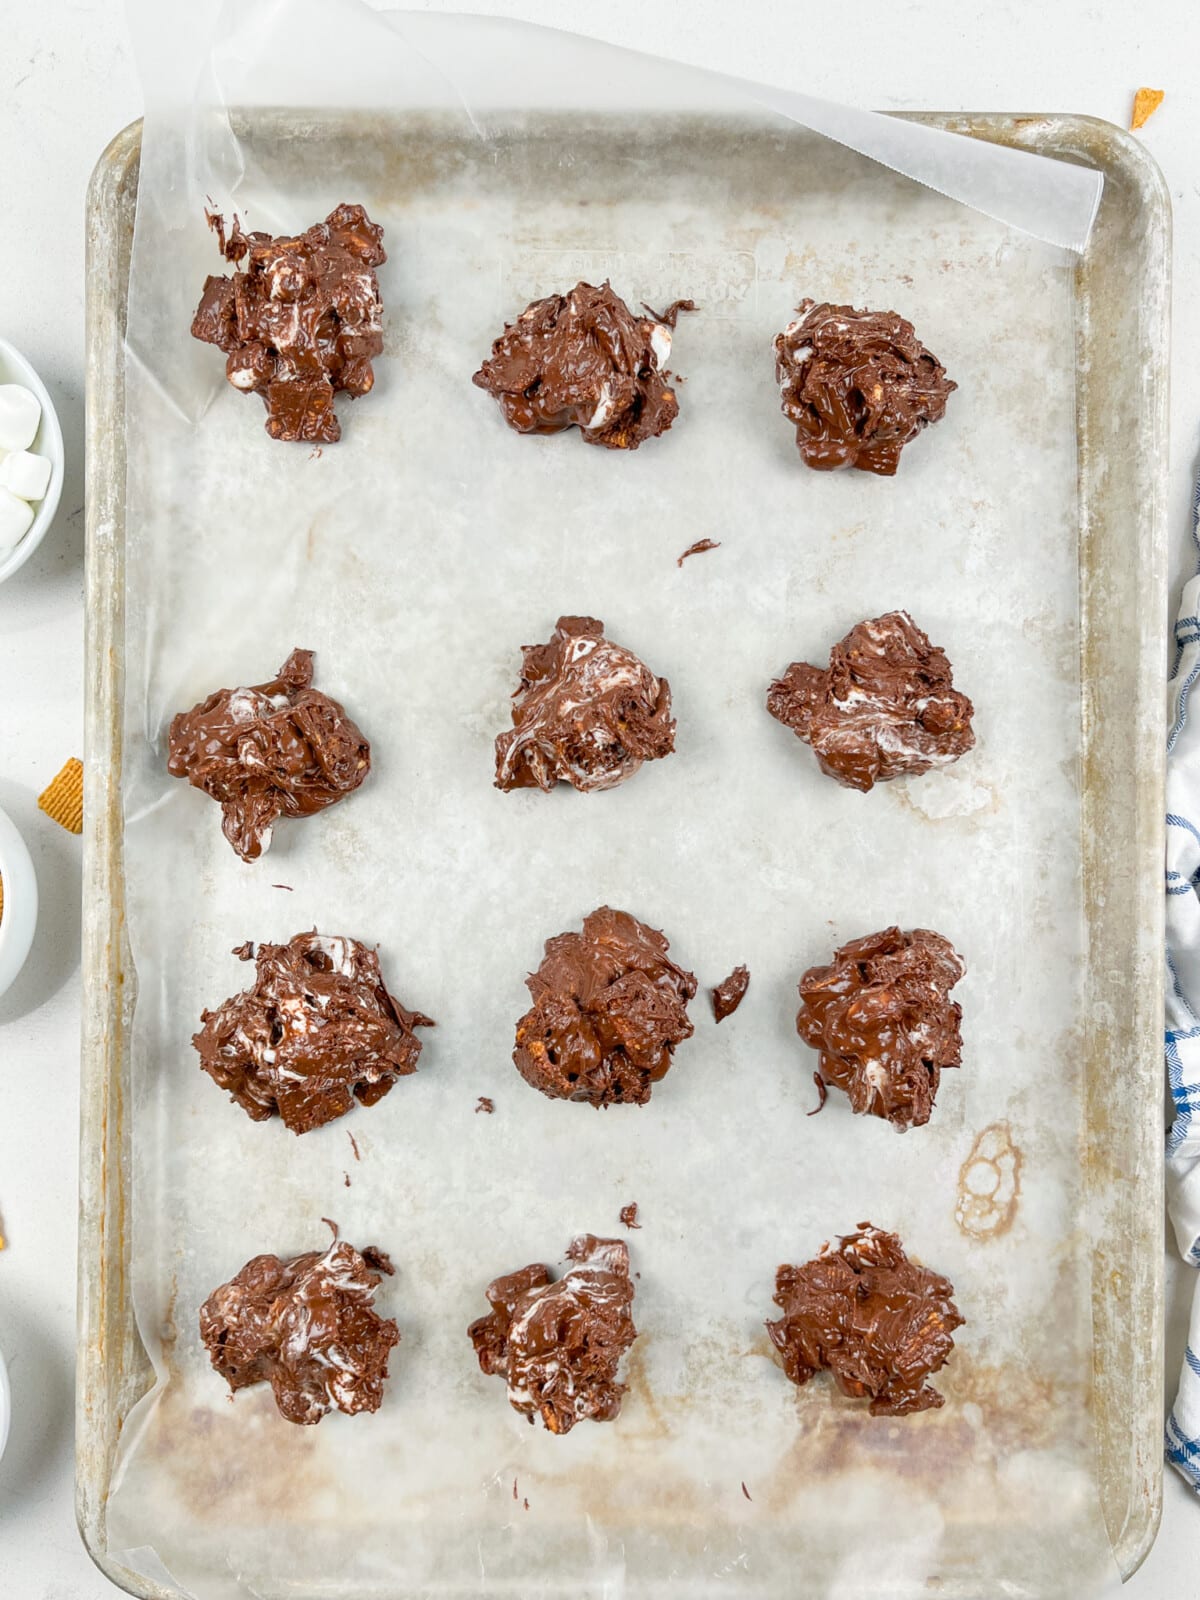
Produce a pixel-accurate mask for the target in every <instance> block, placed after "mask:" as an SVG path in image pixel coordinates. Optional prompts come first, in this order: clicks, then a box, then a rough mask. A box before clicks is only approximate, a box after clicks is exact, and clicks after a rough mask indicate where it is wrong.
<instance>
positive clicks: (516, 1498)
mask: <svg viewBox="0 0 1200 1600" xmlns="http://www.w3.org/2000/svg"><path fill="white" fill-rule="evenodd" d="M520 1498H521V1497H520V1495H519V1494H518V1493H517V1480H516V1479H515V1478H514V1479H513V1499H514V1500H519V1499H520Z"/></svg>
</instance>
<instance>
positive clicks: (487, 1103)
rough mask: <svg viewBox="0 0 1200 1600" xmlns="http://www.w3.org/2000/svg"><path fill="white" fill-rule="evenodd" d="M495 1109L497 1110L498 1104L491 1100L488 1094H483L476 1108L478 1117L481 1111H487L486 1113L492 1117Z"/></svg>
mask: <svg viewBox="0 0 1200 1600" xmlns="http://www.w3.org/2000/svg"><path fill="white" fill-rule="evenodd" d="M495 1109H496V1103H495V1101H494V1100H489V1099H488V1097H487V1095H486V1094H481V1095H480V1096H479V1103H478V1104H477V1105H476V1107H475V1114H476V1116H478V1114H479V1113H480V1112H481V1111H486V1113H487V1114H488V1116H489V1117H490V1116H491V1114H492V1112H493V1111H495Z"/></svg>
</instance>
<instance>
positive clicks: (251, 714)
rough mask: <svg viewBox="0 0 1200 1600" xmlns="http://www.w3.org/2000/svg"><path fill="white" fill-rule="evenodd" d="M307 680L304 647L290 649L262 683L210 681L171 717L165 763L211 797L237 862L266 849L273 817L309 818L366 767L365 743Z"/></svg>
mask: <svg viewBox="0 0 1200 1600" xmlns="http://www.w3.org/2000/svg"><path fill="white" fill-rule="evenodd" d="M312 678H313V657H312V651H311V650H293V651H292V653H291V655H290V656H289V657H288V658H287V660H286V661H285V662H284V664H283V666H282V667H281V668H280V669H279V674H278V676H277V677H275V678H272V679H271V681H270V682H269V683H260V684H256V685H254V686H253V687H252V688H248V689H218V690H217V691H216V692H215V693H214V694H210V695H209V697H208V699H207V700H204V701H202V702H201V703H200V705H197V706H193V707H192V709H191V710H190V711H181V712H180V713H179V715H178V716H177V717H175V718H174V720H173V721H172V723H171V732H170V753H169V758H168V761H167V770H168V771H169V772H170V773H171V776H172V777H175V778H186V779H187V780H188V782H189V783H190V784H192V785H193V786H194V787H195V788H197V789H203V790H204V792H205V794H207V795H210V796H211V797H212V798H213V799H214V800H216V801H217V802H218V804H219V805H220V807H221V827H222V829H223V831H224V834H225V837H226V838H227V839H228V840H229V842H230V844H231V845H232V846H233V848H234V849H235V850H236V851H237V853H238V855H239V856H241V858H242V860H243V861H256V860H257V859H258V857H259V856H260V855H261V854H262V853H263V851H264V850H266V849H268V848H269V846H270V843H271V831H272V828H273V826H274V824H275V820H276V818H277V817H280V816H284V817H311V816H313V815H314V814H315V813H316V812H318V811H323V810H324V809H325V807H326V806H331V805H334V804H336V802H337V801H339V800H341V799H344V797H345V796H346V795H348V794H350V793H351V792H352V791H353V790H355V789H357V788H358V786H359V784H360V783H362V781H363V779H364V778H365V777H366V775H367V773H368V772H369V771H370V770H371V747H370V745H369V744H368V743H367V741H366V739H364V738H363V736H362V734H361V733H360V732H359V730H358V728H357V727H356V726H355V724H354V723H353V722H352V721H351V720H350V718H349V717H348V716H347V715H346V711H345V707H343V706H341V705H339V704H338V702H337V701H336V700H333V699H331V698H330V696H329V695H327V694H322V693H321V692H320V690H318V689H314V688H313V687H312Z"/></svg>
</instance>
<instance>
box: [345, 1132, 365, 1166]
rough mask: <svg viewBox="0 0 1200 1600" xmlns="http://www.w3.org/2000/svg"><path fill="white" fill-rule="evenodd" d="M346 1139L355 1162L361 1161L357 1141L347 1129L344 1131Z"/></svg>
mask: <svg viewBox="0 0 1200 1600" xmlns="http://www.w3.org/2000/svg"><path fill="white" fill-rule="evenodd" d="M346 1137H347V1138H348V1139H349V1140H350V1148H351V1149H352V1150H353V1151H354V1159H355V1161H361V1160H362V1157H361V1156H360V1155H359V1153H358V1140H357V1139H356V1138H355V1137H354V1135H353V1134H352V1133H351V1132H350V1130H349V1128H347V1129H346Z"/></svg>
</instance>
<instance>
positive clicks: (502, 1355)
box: [467, 1233, 637, 1433]
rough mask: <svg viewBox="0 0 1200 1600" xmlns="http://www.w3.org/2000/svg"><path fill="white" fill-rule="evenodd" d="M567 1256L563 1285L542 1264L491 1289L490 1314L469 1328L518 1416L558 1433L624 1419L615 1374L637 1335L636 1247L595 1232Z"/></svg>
mask: <svg viewBox="0 0 1200 1600" xmlns="http://www.w3.org/2000/svg"><path fill="white" fill-rule="evenodd" d="M567 1258H568V1260H569V1261H570V1263H571V1265H570V1266H569V1267H568V1268H567V1270H566V1271H565V1272H564V1273H563V1275H562V1277H561V1278H559V1279H558V1281H557V1282H555V1283H552V1282H551V1280H550V1272H549V1269H548V1268H547V1267H545V1266H542V1265H540V1264H537V1265H534V1266H529V1267H523V1268H522V1269H521V1270H520V1271H519V1272H513V1273H510V1274H509V1275H508V1276H507V1277H504V1278H497V1279H496V1280H495V1282H493V1283H490V1284H489V1285H488V1288H487V1298H488V1304H489V1305H490V1306H491V1307H492V1309H491V1311H490V1312H489V1313H488V1315H487V1316H486V1317H480V1318H479V1320H478V1321H477V1322H473V1323H472V1324H471V1326H470V1328H469V1329H468V1330H467V1332H468V1335H469V1337H470V1340H471V1343H472V1344H473V1345H474V1346H475V1353H476V1355H477V1356H478V1357H479V1365H480V1367H481V1369H482V1370H483V1371H484V1372H486V1373H487V1374H488V1375H489V1376H495V1377H499V1378H503V1379H504V1381H505V1383H506V1384H507V1386H508V1400H509V1404H510V1405H511V1406H512V1408H513V1410H514V1411H519V1412H520V1413H521V1415H522V1416H524V1417H526V1418H527V1419H528V1420H529V1421H530V1422H532V1421H533V1419H534V1418H535V1417H540V1418H541V1420H542V1426H543V1427H545V1428H547V1429H549V1431H550V1432H551V1433H570V1431H571V1429H572V1428H573V1427H574V1426H575V1424H576V1423H577V1422H585V1421H589V1422H611V1421H612V1420H613V1418H614V1417H616V1415H617V1414H618V1412H619V1411H620V1409H621V1398H622V1396H623V1395H624V1393H625V1385H624V1384H623V1383H621V1382H619V1381H618V1379H617V1369H618V1366H619V1364H620V1360H621V1357H622V1356H623V1355H624V1354H625V1352H626V1350H628V1349H629V1347H630V1345H631V1344H632V1343H633V1341H634V1340H635V1339H636V1338H637V1329H636V1328H635V1327H634V1325H633V1315H632V1312H631V1310H630V1308H631V1306H632V1305H633V1282H632V1280H631V1279H630V1276H629V1249H628V1246H627V1245H625V1244H624V1243H623V1242H622V1241H621V1240H620V1239H598V1238H596V1237H595V1235H593V1234H590V1233H588V1234H583V1235H582V1236H581V1237H580V1238H578V1239H575V1240H574V1241H573V1242H572V1244H571V1246H570V1248H569V1249H568V1251H567Z"/></svg>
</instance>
